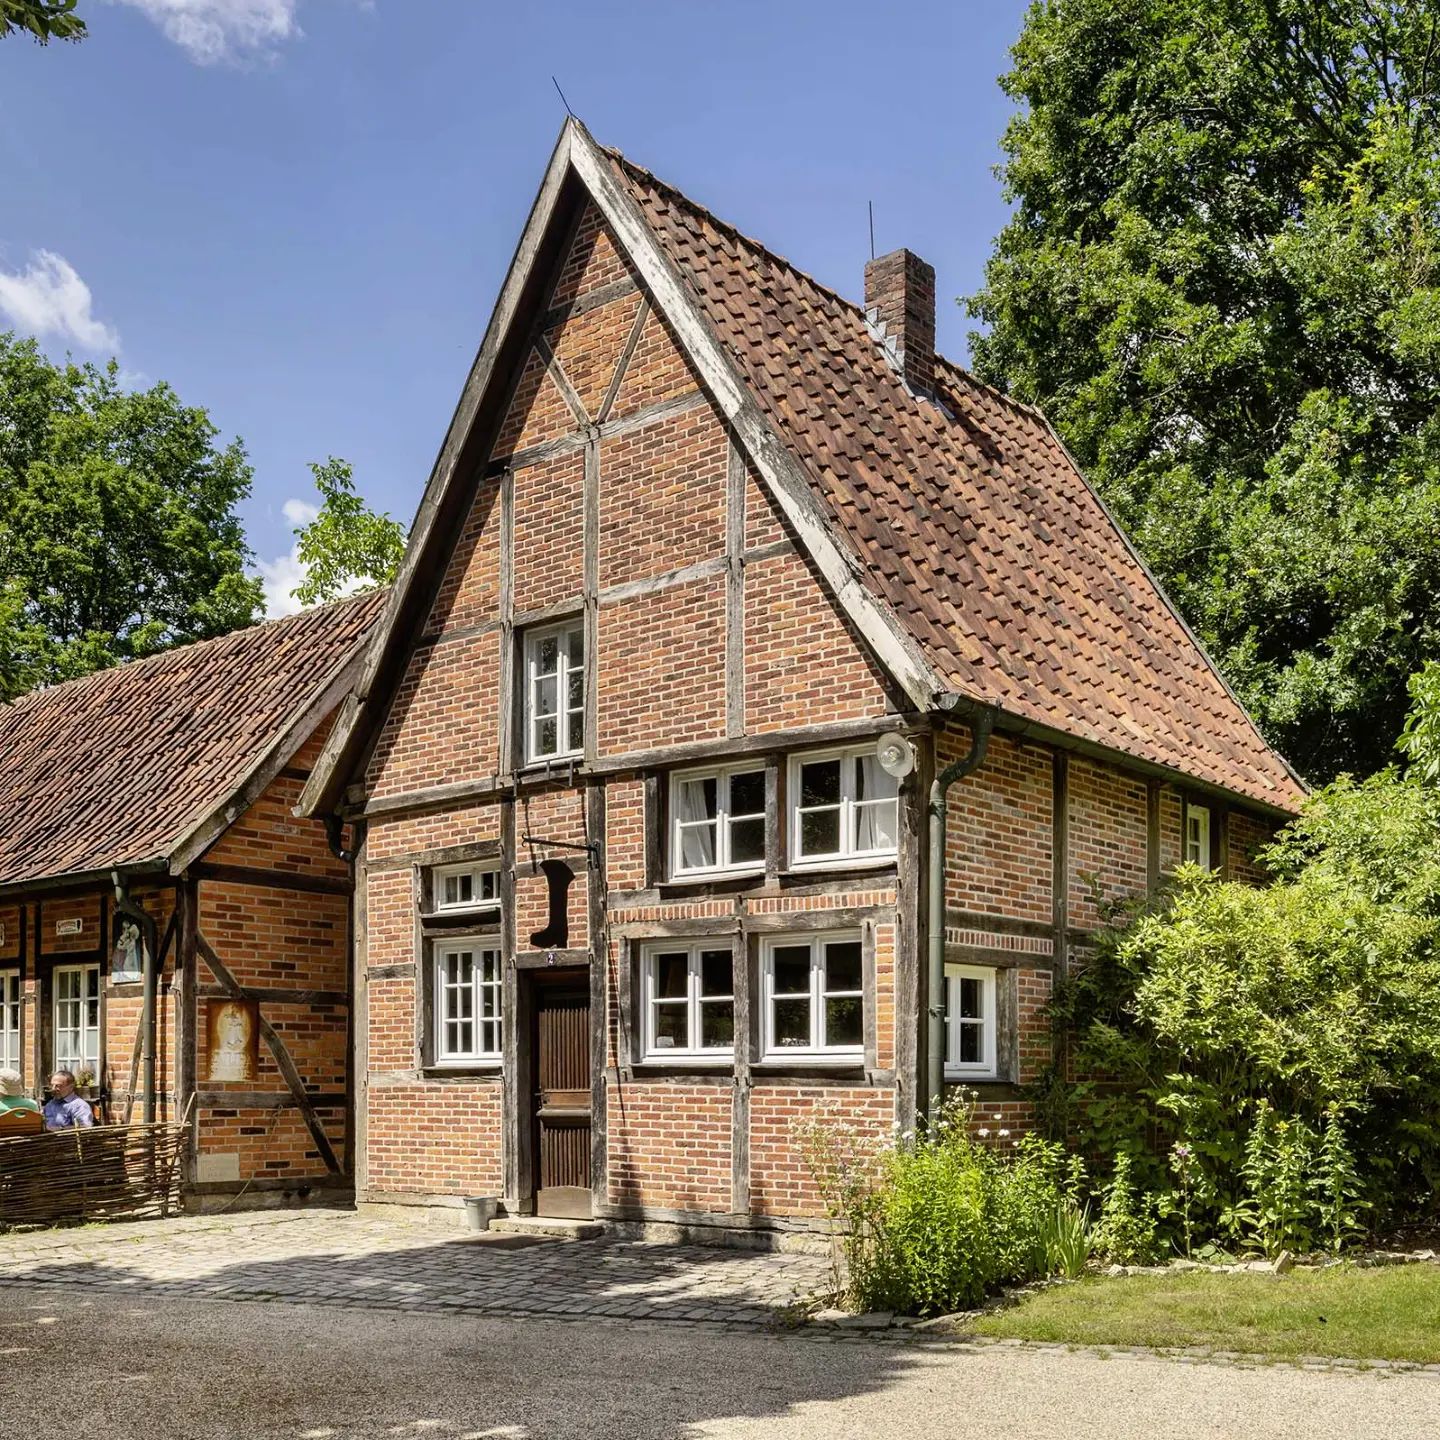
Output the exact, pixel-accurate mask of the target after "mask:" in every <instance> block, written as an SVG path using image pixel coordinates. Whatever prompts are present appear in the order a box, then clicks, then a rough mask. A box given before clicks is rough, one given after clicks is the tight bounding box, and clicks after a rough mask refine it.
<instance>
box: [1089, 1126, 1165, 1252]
mask: <svg viewBox="0 0 1440 1440" xmlns="http://www.w3.org/2000/svg"><path fill="white" fill-rule="evenodd" d="M1132 1168H1133V1162H1132V1160H1131V1156H1130V1152H1129V1151H1128V1150H1121V1151H1120V1152H1119V1153H1118V1154H1117V1155H1116V1156H1115V1168H1114V1171H1113V1172H1112V1173H1111V1176H1110V1179H1109V1181H1108V1182H1107V1183H1106V1185H1105V1186H1104V1188H1103V1189H1102V1190H1101V1192H1100V1219H1099V1221H1098V1222H1097V1223H1096V1226H1095V1234H1094V1245H1095V1250H1096V1253H1097V1254H1100V1255H1103V1256H1104V1257H1105V1258H1106V1259H1107V1260H1110V1261H1113V1262H1114V1263H1115V1264H1116V1265H1149V1264H1150V1263H1151V1262H1152V1261H1153V1260H1155V1259H1156V1258H1157V1256H1158V1255H1159V1253H1160V1214H1159V1205H1158V1202H1157V1201H1156V1198H1155V1197H1154V1196H1153V1195H1147V1194H1143V1193H1141V1192H1140V1191H1138V1190H1137V1189H1136V1186H1135V1182H1134V1179H1133V1178H1132V1174H1131V1172H1132Z"/></svg>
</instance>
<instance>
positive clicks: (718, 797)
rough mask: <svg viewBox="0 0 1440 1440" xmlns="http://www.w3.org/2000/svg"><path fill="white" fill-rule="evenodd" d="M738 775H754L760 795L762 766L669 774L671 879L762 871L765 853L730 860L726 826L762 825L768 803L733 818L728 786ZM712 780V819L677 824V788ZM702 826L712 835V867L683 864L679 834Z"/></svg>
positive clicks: (746, 873)
mask: <svg viewBox="0 0 1440 1440" xmlns="http://www.w3.org/2000/svg"><path fill="white" fill-rule="evenodd" d="M739 775H758V776H760V782H761V787H762V792H763V790H764V786H765V767H764V766H763V765H725V766H721V767H720V768H718V769H717V768H715V767H714V766H711V767H709V768H708V769H704V770H678V771H673V772H672V773H671V775H670V874H671V876H672V877H679V876H682V875H683V876H685V877H687V878H691V877H695V876H704V875H722V874H723V875H752V874H755V873H757V872H758V871H763V870H764V869H765V858H766V857H765V854H764V853H763V849H764V846H763V842H762V854H761V856H760V858H759V859H758V860H741V861H738V862H737V861H732V860H731V858H730V840H731V835H730V827H731V825H732V824H733V823H734V822H735V821H737V820H759V821H760V822H761V824H762V825H764V823H765V822H766V821H768V819H769V803H768V800H766V799H762V801H761V808H760V809H759V810H758V811H747V812H746V813H745V814H744V815H735V814H733V813H732V811H731V809H730V784H731V781H733V780H734V779H735V778H736V776H739ZM695 780H714V782H715V819H714V820H710V821H683V822H682V821H681V819H680V786H681V785H682V784H684V783H686V782H687V781H695ZM702 825H708V826H710V827H712V828H713V829H714V832H715V864H713V865H686V864H685V863H684V859H683V857H684V847H683V845H682V844H681V839H682V835H683V832H684V831H686V830H692V829H699V828H700V827H701V826H702Z"/></svg>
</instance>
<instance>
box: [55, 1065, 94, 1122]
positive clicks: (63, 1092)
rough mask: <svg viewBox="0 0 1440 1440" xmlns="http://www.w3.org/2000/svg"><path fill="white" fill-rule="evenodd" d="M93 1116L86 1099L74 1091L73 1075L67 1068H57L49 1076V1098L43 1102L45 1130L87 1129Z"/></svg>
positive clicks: (92, 1120)
mask: <svg viewBox="0 0 1440 1440" xmlns="http://www.w3.org/2000/svg"><path fill="white" fill-rule="evenodd" d="M94 1123H95V1116H94V1114H93V1113H92V1111H91V1109H90V1105H89V1102H88V1101H85V1100H82V1099H81V1098H80V1097H79V1096H78V1095H77V1094H76V1093H75V1076H74V1073H73V1072H72V1071H69V1070H57V1071H56V1072H55V1073H54V1074H53V1075H52V1076H51V1077H50V1098H49V1099H48V1100H47V1101H46V1102H45V1128H46V1129H47V1130H88V1129H89V1128H90V1126H92V1125H93V1124H94Z"/></svg>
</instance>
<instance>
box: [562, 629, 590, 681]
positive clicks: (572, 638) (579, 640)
mask: <svg viewBox="0 0 1440 1440" xmlns="http://www.w3.org/2000/svg"><path fill="white" fill-rule="evenodd" d="M565 644H566V647H567V653H568V654H569V656H570V664H571V665H572V666H573V667H574V668H575V669H576V670H578V669H580V667H581V666H583V665H584V663H585V631H584V629H583V628H582V627H581V626H579V625H577V626H576V627H575V628H574V629H573V630H567V631H566V632H565Z"/></svg>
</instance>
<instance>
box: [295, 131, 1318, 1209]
mask: <svg viewBox="0 0 1440 1440" xmlns="http://www.w3.org/2000/svg"><path fill="white" fill-rule="evenodd" d="M865 290H866V295H865V304H864V306H863V307H862V306H859V305H855V304H852V303H850V302H848V301H846V300H844V299H842V298H840V297H839V296H838V295H836V294H834V293H832V292H831V291H829V290H827V289H825V288H824V287H823V286H821V285H819V284H817V283H816V282H814V281H813V280H811V279H809V278H808V277H807V276H805V275H802V274H800V273H798V272H797V271H796V270H794V269H793V268H792V267H791V266H790V265H788V264H787V263H786V262H785V261H784V260H782V259H780V258H779V257H777V256H775V255H774V254H772V253H770V252H769V251H767V250H766V249H764V248H763V247H762V246H761V245H759V244H758V243H756V242H755V241H753V240H750V239H748V238H746V237H745V236H744V235H742V234H740V233H739V232H737V231H736V230H734V229H733V228H732V227H730V226H729V225H726V224H724V223H723V222H721V221H719V220H717V219H716V218H715V217H714V216H712V215H710V214H709V213H708V212H706V211H705V210H703V209H701V208H700V207H699V206H698V205H696V204H694V203H693V202H691V201H690V200H688V199H686V198H685V197H684V196H682V195H680V194H679V193H677V192H676V191H675V190H673V189H671V188H670V187H668V186H666V185H664V184H662V183H661V182H660V181H658V180H657V179H655V178H654V177H653V176H652V175H650V174H649V173H647V172H646V171H644V170H641V169H639V168H637V167H636V166H634V165H633V164H631V163H629V162H628V161H626V160H624V159H623V158H622V157H621V156H619V155H618V154H616V153H614V152H611V151H608V150H606V149H603V148H601V147H600V146H598V145H597V144H596V143H595V142H594V141H593V140H592V139H591V137H590V136H589V135H588V134H587V132H586V131H585V129H584V128H583V127H582V126H580V125H579V124H577V123H575V122H571V123H569V124H567V125H566V127H565V129H564V130H563V132H562V134H561V137H560V141H559V144H558V146H557V149H556V151H555V153H554V156H553V157H552V159H551V162H550V165H549V168H548V169H547V171H546V174H545V178H544V181H543V183H542V185H541V187H540V191H539V195H538V197H537V199H536V201H535V205H534V208H533V210H532V212H531V215H530V218H529V221H528V223H527V225H526V227H525V230H524V234H523V236H522V238H521V241H520V245H519V248H518V250H517V253H516V256H515V259H514V262H513V264H512V267H511V269H510V272H509V275H508V278H507V279H506V282H505V285H504V288H503V290H502V291H501V294H500V298H499V301H498V303H497V306H496V309H495V312H494V315H493V317H492V319H491V321H490V325H489V328H488V329H487V331H486V334H485V337H484V341H483V344H482V345H481V348H480V351H479V354H478V357H477V359H476V361H475V365H474V368H473V369H472V371H471V373H470V376H469V379H468V381H467V383H466V385H465V389H464V392H463V394H462V397H461V400H460V404H459V408H458V409H457V411H456V413H455V416H454V419H453V421H452V422H451V425H450V429H449V432H448V434H447V435H446V437H445V440H444V444H443V446H442V448H441V450H440V454H439V458H438V460H437V462H436V466H435V469H434V472H433V474H432V476H431V478H430V481H429V483H428V486H427V489H426V491H425V494H424V498H423V500H422V502H421V505H420V508H419V512H418V514H417V518H416V522H415V526H414V529H413V532H412V535H411V540H410V546H409V551H408V554H407V556H406V559H405V562H404V565H403V567H402V570H401V574H400V577H399V579H398V582H397V584H396V586H395V587H394V590H393V592H392V594H391V596H390V599H389V602H388V605H387V608H386V611H385V614H384V617H383V619H382V621H381V622H380V624H379V625H378V626H377V630H376V634H375V638H374V640H373V641H372V642H371V645H370V647H369V653H368V656H367V660H366V664H365V668H364V671H363V674H362V676H361V678H360V681H359V683H358V685H357V687H356V689H355V691H354V693H353V694H352V695H351V696H350V697H349V698H348V699H347V701H346V704H345V707H344V708H343V710H342V712H341V715H340V718H339V720H338V721H337V724H336V726H335V728H334V730H333V732H332V734H331V736H330V739H329V740H328V742H327V744H326V747H325V750H324V752H323V754H322V756H321V758H320V760H319V761H318V763H317V765H316V767H315V771H314V774H313V775H312V777H311V779H310V781H309V783H308V784H307V786H306V788H305V792H304V796H303V797H302V802H301V808H302V810H304V811H305V812H307V813H310V814H315V815H324V814H333V815H337V816H339V817H341V818H343V819H344V820H346V821H347V822H349V823H350V824H351V825H352V826H353V832H352V833H353V836H354V840H353V848H354V850H355V853H356V857H357V867H358V872H357V873H358V890H357V900H356V904H357V913H356V923H355V930H356V934H357V939H358V946H357V953H356V957H355V966H356V980H355V991H356V1003H357V1011H356V1058H355V1064H356V1069H357V1084H358V1087H359V1102H358V1105H357V1114H356V1126H357V1136H356V1164H357V1189H358V1194H359V1196H360V1198H362V1199H364V1200H369V1201H376V1202H403V1203H417V1204H425V1203H428V1204H436V1203H440V1204H444V1203H449V1204H452V1205H453V1204H457V1203H459V1200H458V1197H460V1196H461V1195H463V1194H469V1193H478V1194H492V1195H495V1196H498V1197H501V1198H502V1200H503V1203H504V1204H505V1206H506V1207H507V1208H509V1209H510V1210H512V1211H515V1212H519V1213H528V1212H531V1211H538V1212H540V1213H542V1214H593V1215H594V1216H596V1217H604V1218H609V1219H611V1220H613V1221H617V1222H622V1221H643V1222H652V1223H654V1222H658V1223H662V1224H679V1225H683V1226H685V1227H687V1228H688V1229H690V1230H691V1231H693V1232H695V1233H700V1232H701V1231H702V1230H703V1228H704V1227H706V1226H715V1227H730V1228H745V1229H753V1230H776V1229H785V1228H789V1227H792V1226H804V1225H805V1224H806V1223H807V1222H808V1221H809V1220H810V1219H811V1217H813V1216H814V1214H815V1212H816V1196H815V1193H814V1190H813V1187H812V1185H811V1183H810V1180H809V1178H808V1176H807V1175H806V1173H805V1171H804V1168H803V1166H802V1164H801V1162H800V1158H799V1156H798V1154H797V1151H796V1147H795V1144H794V1141H793V1137H792V1125H793V1122H794V1121H795V1120H796V1118H797V1117H801V1116H804V1115H806V1114H808V1113H810V1112H811V1111H812V1110H813V1108H814V1107H815V1106H816V1105H817V1104H821V1103H824V1104H827V1105H828V1106H830V1107H832V1108H833V1109H834V1110H835V1111H836V1112H837V1113H838V1114H841V1115H843V1116H846V1117H848V1118H849V1119H850V1120H852V1121H853V1122H854V1123H855V1124H856V1125H858V1126H860V1127H862V1128H863V1129H866V1130H871V1131H873V1132H875V1133H876V1134H883V1135H888V1134H889V1133H891V1131H892V1129H893V1128H894V1127H895V1126H897V1125H899V1126H905V1125H908V1124H911V1123H913V1121H914V1118H915V1116H916V1114H917V1112H918V1111H920V1110H923V1108H924V1107H925V1105H926V1103H927V1096H928V1095H930V1094H932V1093H933V1092H934V1091H935V1090H936V1089H938V1088H939V1087H941V1086H943V1085H944V1084H946V1083H954V1082H958V1081H962V1080H963V1081H965V1082H967V1083H971V1084H973V1085H975V1087H976V1088H977V1089H978V1090H979V1091H980V1092H981V1093H982V1095H983V1096H984V1103H985V1105H986V1106H987V1108H990V1107H992V1106H993V1107H994V1108H995V1109H998V1110H999V1111H1001V1113H1003V1114H1005V1115H1006V1116H1007V1118H1008V1120H1009V1122H1010V1123H1011V1124H1016V1125H1021V1124H1024V1123H1025V1122H1026V1120H1027V1118H1029V1112H1028V1110H1027V1102H1026V1101H1025V1098H1024V1092H1023V1088H1022V1087H1023V1086H1024V1085H1025V1084H1026V1083H1027V1082H1029V1081H1032V1080H1033V1079H1034V1078H1035V1077H1036V1076H1037V1075H1038V1073H1039V1072H1040V1070H1041V1068H1042V1067H1043V1066H1044V1065H1045V1063H1046V1062H1047V1061H1048V1059H1049V1055H1050V1040H1049V1033H1048V1028H1047V1026H1046V1024H1045V1021H1044V1018H1043V1013H1042V1012H1043V1008H1044V1006H1045V1003H1046V999H1047V997H1048V995H1049V994H1050V990H1051V985H1052V983H1053V980H1054V977H1055V975H1056V974H1057V973H1059V972H1063V970H1064V969H1065V967H1066V966H1067V965H1068V964H1070V963H1071V961H1072V957H1074V956H1076V955H1077V954H1078V953H1080V952H1082V951H1083V947H1084V946H1085V944H1086V937H1087V935H1088V934H1089V933H1090V932H1091V931H1092V930H1093V928H1094V927H1095V926H1096V924H1097V922H1098V920H1099V911H1098V909H1097V904H1098V903H1099V901H1100V899H1101V898H1102V897H1114V896H1118V895H1122V894H1130V893H1133V892H1137V891H1143V890H1145V889H1146V887H1147V886H1150V885H1153V884H1154V883H1155V882H1156V881H1157V880H1158V878H1159V877H1160V875H1161V874H1162V873H1163V872H1164V871H1166V870H1169V869H1171V868H1172V867H1174V866H1175V865H1176V864H1177V863H1178V861H1179V860H1180V858H1181V857H1182V855H1184V856H1188V857H1189V858H1191V859H1193V860H1197V861H1198V862H1199V863H1201V864H1206V865H1210V866H1213V867H1216V868H1218V869H1220V870H1222V871H1225V872H1227V873H1229V874H1233V875H1240V876H1244V875H1250V874H1253V873H1254V866H1253V860H1252V858H1251V855H1252V851H1253V848H1254V846H1255V844H1256V842H1257V841H1258V840H1260V839H1261V838H1263V837H1264V836H1265V835H1267V834H1268V833H1269V832H1270V831H1271V830H1272V828H1273V827H1274V826H1275V824H1276V823H1277V822H1278V821H1280V820H1282V819H1283V818H1284V817H1286V816H1287V815H1289V814H1291V813H1292V812H1293V810H1294V807H1295V806H1296V804H1297V803H1298V800H1299V798H1300V796H1301V793H1302V787H1301V786H1300V784H1299V782H1298V781H1297V780H1296V778H1295V776H1294V775H1293V774H1292V773H1291V772H1290V770H1289V769H1288V768H1287V767H1286V765H1285V763H1284V761H1283V760H1282V759H1281V758H1280V757H1279V756H1278V755H1277V754H1276V753H1275V752H1274V751H1273V750H1271V749H1270V748H1269V747H1268V746H1267V745H1266V743H1265V741H1264V740H1263V739H1262V738H1261V736H1260V735H1259V733H1258V732H1257V731H1256V729H1255V727H1254V725H1253V724H1252V723H1251V721H1250V719H1249V718H1248V717H1247V716H1246V714H1245V713H1244V711H1243V710H1242V708H1241V706H1240V705H1239V703H1238V702H1237V700H1236V699H1235V697H1234V695H1233V694H1232V693H1231V692H1230V691H1229V690H1228V689H1227V687H1226V686H1225V684H1224V682H1223V681H1222V680H1221V679H1220V677H1219V675H1218V674H1217V673H1216V671H1215V669H1214V667H1213V666H1212V665H1211V663H1210V662H1209V660H1208V659H1207V658H1206V657H1205V655H1204V654H1203V653H1202V652H1201V650H1200V648H1199V646H1198V645H1197V643H1196V642H1195V640H1194V638H1193V637H1192V636H1191V635H1190V633H1189V632H1188V631H1187V629H1186V628H1185V626H1184V624H1183V622H1182V621H1181V620H1180V618H1179V617H1178V615H1177V614H1176V613H1175V611H1174V609H1173V607H1172V606H1171V605H1170V603H1169V602H1168V601H1167V600H1166V598H1165V597H1164V595H1163V594H1162V593H1161V592H1160V590H1159V587H1158V586H1157V584H1156V582H1155V581H1154V580H1153V578H1152V577H1151V576H1150V575H1149V574H1148V573H1147V571H1146V570H1145V569H1144V567H1143V565H1142V564H1141V563H1140V561H1139V559H1138V558H1137V556H1136V554H1135V552H1134V551H1133V550H1132V549H1131V547H1130V546H1129V544H1128V543H1127V541H1126V539H1125V537H1124V536H1123V535H1122V534H1121V533H1120V531H1119V530H1118V529H1117V527H1116V526H1115V524H1114V522H1113V521H1112V519H1111V518H1110V516H1109V515H1108V514H1107V512H1106V511H1105V509H1104V508H1103V507H1102V505H1101V504H1100V502H1099V500H1098V499H1097V498H1096V496H1095V495H1094V493H1093V492H1092V491H1091V490H1090V489H1089V488H1088V487H1087V485H1086V484H1085V482H1084V480H1083V479H1082V478H1081V476H1080V475H1079V474H1078V473H1077V471H1076V469H1075V467H1074V465H1073V464H1072V462H1071V461H1070V459H1069V457H1068V456H1067V455H1066V453H1065V451H1064V449H1063V447H1062V446H1061V445H1060V443H1059V441H1058V440H1057V439H1056V437H1055V435H1054V434H1053V432H1052V431H1051V430H1050V429H1049V427H1048V425H1047V424H1046V422H1045V420H1044V418H1043V417H1042V416H1041V415H1040V414H1038V413H1037V412H1036V411H1034V410H1033V409H1031V408H1028V407H1026V406H1024V405H1021V404H1018V403H1016V402H1014V401H1012V400H1009V399H1007V398H1006V397H1005V396H1003V395H1001V394H998V393H996V392H995V391H993V390H991V389H989V388H987V387H985V386H984V385H981V384H980V383H979V382H977V381H976V380H975V379H974V378H973V377H971V376H970V375H968V374H966V373H965V372H964V371H962V370H960V369H958V368H957V367H955V366H953V365H951V364H950V363H949V362H948V361H946V360H944V359H943V358H942V357H940V356H938V355H937V354H936V353H935V348H934V328H935V295H934V274H933V271H932V270H931V269H930V267H929V266H927V265H926V264H924V263H923V262H922V261H920V260H918V259H917V258H916V257H915V256H913V255H911V254H910V253H909V252H907V251H899V252H897V253H895V254H893V255H888V256H885V257H882V258H881V259H879V260H875V261H872V262H871V263H870V264H869V265H868V266H867V267H866V273H865ZM932 788H933V789H934V790H935V793H936V796H937V798H938V799H948V824H947V823H945V821H944V819H943V817H942V816H941V815H938V814H936V813H935V811H936V810H937V809H940V808H943V807H937V806H935V805H932ZM932 830H933V835H932ZM936 836H943V837H944V838H943V841H942V840H940V839H937V838H934V837H936ZM932 942H933V943H932Z"/></svg>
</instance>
